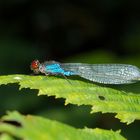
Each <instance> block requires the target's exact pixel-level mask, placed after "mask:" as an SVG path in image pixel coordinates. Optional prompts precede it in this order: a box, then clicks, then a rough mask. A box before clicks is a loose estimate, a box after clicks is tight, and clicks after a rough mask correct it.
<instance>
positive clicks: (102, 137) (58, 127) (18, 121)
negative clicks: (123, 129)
mask: <svg viewBox="0 0 140 140" xmlns="http://www.w3.org/2000/svg"><path fill="white" fill-rule="evenodd" d="M3 132H4V133H7V134H11V135H12V136H13V137H15V138H20V139H25V140H85V139H86V140H93V139H95V140H96V139H98V140H125V138H124V137H122V136H121V135H120V131H116V132H114V131H112V130H103V129H98V128H96V129H89V128H84V129H76V128H73V127H71V126H68V125H65V124H62V123H59V122H56V121H52V120H49V119H45V118H42V117H36V116H31V115H27V116H23V115H21V114H19V113H18V112H9V113H8V115H6V116H4V117H3V118H2V119H1V125H0V133H3Z"/></svg>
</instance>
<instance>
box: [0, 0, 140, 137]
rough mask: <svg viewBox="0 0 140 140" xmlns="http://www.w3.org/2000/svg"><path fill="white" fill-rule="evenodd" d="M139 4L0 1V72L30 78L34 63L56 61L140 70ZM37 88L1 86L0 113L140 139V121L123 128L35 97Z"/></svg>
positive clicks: (111, 117) (97, 0)
mask: <svg viewBox="0 0 140 140" xmlns="http://www.w3.org/2000/svg"><path fill="white" fill-rule="evenodd" d="M139 15H140V12H139V1H137V0H133V1H122V0H113V1H112V0H106V1H104V0H94V1H93V0H82V1H81V0H67V1H64V0H59V1H57V0H45V1H43V0H40V1H37V2H35V1H32V0H12V1H11V0H5V1H4V0H1V1H0V74H1V75H3V74H17V73H19V74H31V73H32V72H31V71H30V68H29V66H30V63H31V61H32V60H33V59H39V60H40V61H44V60H52V59H53V60H57V61H60V62H85V63H129V64H134V65H137V66H138V67H140V21H139V20H140V18H139ZM36 94H37V90H32V91H31V90H29V89H27V90H25V89H24V90H21V91H18V85H16V84H12V85H11V84H9V85H8V86H1V87H0V115H3V114H5V112H6V111H7V110H18V111H20V112H21V113H24V114H28V113H29V114H39V115H41V116H45V117H48V118H51V119H55V120H58V121H61V122H64V123H67V124H70V125H72V126H75V127H77V128H83V127H84V126H87V127H91V128H95V127H99V128H105V129H113V130H118V129H122V134H123V135H124V136H125V137H126V138H129V140H136V139H139V137H138V136H139V128H140V127H139V126H140V122H139V121H135V122H134V123H133V124H131V125H129V126H126V125H125V124H122V123H120V122H119V121H118V120H117V119H115V118H114V114H111V115H110V114H101V113H97V114H89V112H90V107H85V106H80V107H77V106H74V105H67V106H64V100H62V99H57V100H56V99H54V98H53V97H46V96H40V97H37V96H36Z"/></svg>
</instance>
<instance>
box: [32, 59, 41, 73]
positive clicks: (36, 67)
mask: <svg viewBox="0 0 140 140" xmlns="http://www.w3.org/2000/svg"><path fill="white" fill-rule="evenodd" d="M39 66H40V62H39V60H34V61H32V63H31V65H30V68H31V70H33V71H34V73H36V74H37V73H39Z"/></svg>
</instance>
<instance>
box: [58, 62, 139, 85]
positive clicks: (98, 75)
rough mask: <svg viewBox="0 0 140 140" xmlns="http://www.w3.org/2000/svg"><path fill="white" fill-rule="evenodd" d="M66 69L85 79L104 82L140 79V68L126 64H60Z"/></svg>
mask: <svg viewBox="0 0 140 140" xmlns="http://www.w3.org/2000/svg"><path fill="white" fill-rule="evenodd" d="M60 65H61V67H62V68H63V69H64V70H65V71H72V72H74V73H75V74H76V75H79V76H80V77H83V78H85V79H88V80H91V81H94V82H99V83H104V84H127V83H134V82H136V81H139V80H140V70H139V68H137V67H136V66H132V65H126V64H82V63H64V64H60Z"/></svg>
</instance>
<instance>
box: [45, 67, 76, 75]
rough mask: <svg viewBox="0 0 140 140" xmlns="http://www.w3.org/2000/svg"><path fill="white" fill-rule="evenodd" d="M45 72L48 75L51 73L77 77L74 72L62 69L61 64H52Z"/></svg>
mask: <svg viewBox="0 0 140 140" xmlns="http://www.w3.org/2000/svg"><path fill="white" fill-rule="evenodd" d="M45 71H46V72H47V73H51V74H54V75H55V74H56V75H57V74H60V75H65V76H71V75H75V74H74V72H72V71H65V70H64V69H62V68H61V67H60V64H50V65H46V66H45Z"/></svg>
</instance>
